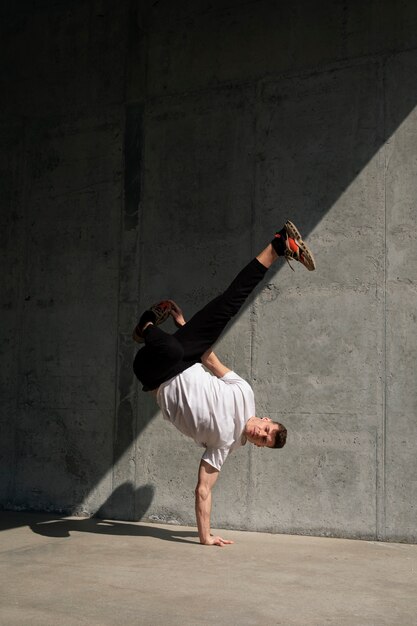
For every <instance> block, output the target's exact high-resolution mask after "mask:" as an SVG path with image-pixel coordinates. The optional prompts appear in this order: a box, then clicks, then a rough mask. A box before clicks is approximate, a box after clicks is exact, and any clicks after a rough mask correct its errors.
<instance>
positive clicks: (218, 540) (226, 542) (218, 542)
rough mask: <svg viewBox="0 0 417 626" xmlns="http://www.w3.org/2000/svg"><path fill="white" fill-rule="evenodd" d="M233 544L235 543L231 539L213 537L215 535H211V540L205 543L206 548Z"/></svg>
mask: <svg viewBox="0 0 417 626" xmlns="http://www.w3.org/2000/svg"><path fill="white" fill-rule="evenodd" d="M231 543H234V541H230V540H229V539H222V538H221V537H213V535H210V538H209V540H208V541H206V542H205V543H204V545H206V546H221V547H223V546H227V545H229V544H231Z"/></svg>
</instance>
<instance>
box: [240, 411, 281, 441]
mask: <svg viewBox="0 0 417 626" xmlns="http://www.w3.org/2000/svg"><path fill="white" fill-rule="evenodd" d="M278 428H279V427H278V426H277V424H274V423H273V421H272V420H271V419H270V418H269V417H251V418H250V419H249V420H248V421H247V422H246V426H245V435H246V438H247V440H248V441H249V442H250V443H254V444H255V446H258V447H259V448H264V447H268V448H272V447H273V445H274V443H275V433H276V432H277V430H278Z"/></svg>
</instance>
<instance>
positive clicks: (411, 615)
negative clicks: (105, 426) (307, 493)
mask: <svg viewBox="0 0 417 626" xmlns="http://www.w3.org/2000/svg"><path fill="white" fill-rule="evenodd" d="M0 530H1V531H2V532H1V533H0V623H1V625H3V624H5V625H7V626H9V625H15V624H19V625H26V624H28V625H30V626H35V625H39V626H48V625H54V626H56V625H60V624H64V625H65V626H67V625H73V624H88V625H90V626H92V625H96V624H97V625H98V624H100V625H105V624H109V625H110V624H111V625H117V624H127V623H130V624H132V623H133V624H140V625H148V624H149V625H150V626H157V625H159V624H161V625H162V624H163V625H165V624H174V625H178V626H179V625H181V626H184V625H196V624H210V625H214V624H228V625H229V626H230V625H234V624H239V625H246V624H256V625H258V624H266V625H268V624H283V625H291V624H297V625H301V624H303V625H304V624H308V625H309V626H310V625H316V624H317V625H320V626H322V625H324V624H331V625H336V624H343V625H345V624H355V625H361V624H375V625H376V626H380V625H382V624H387V625H389V626H392V625H394V624H395V625H396V624H398V625H400V626H407V625H415V624H417V546H415V545H403V544H387V543H376V542H369V541H349V540H343V539H324V538H315V537H297V536H287V535H268V534H260V533H247V532H236V531H235V532H231V531H224V533H223V535H224V536H227V537H228V538H232V539H234V541H235V542H236V543H235V544H234V545H233V546H229V547H227V548H214V547H204V546H200V545H199V544H198V543H197V537H196V532H195V529H193V528H185V527H181V526H162V525H150V524H143V523H131V522H106V521H101V520H84V519H80V518H59V517H52V516H51V515H39V514H30V515H28V514H26V513H4V512H3V513H1V514H0Z"/></svg>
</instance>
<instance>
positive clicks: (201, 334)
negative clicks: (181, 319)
mask: <svg viewBox="0 0 417 626" xmlns="http://www.w3.org/2000/svg"><path fill="white" fill-rule="evenodd" d="M277 259H278V254H277V252H276V251H275V250H274V248H273V246H272V244H269V245H268V246H267V247H266V248H265V249H264V250H262V252H261V253H260V254H259V255H258V256H257V257H256V258H255V259H253V261H251V262H250V263H249V264H248V265H247V266H246V267H245V268H244V269H243V270H242V271H241V272H239V274H238V275H237V276H236V278H235V279H234V280H233V281H232V283H231V284H230V285H229V287H228V288H227V289H226V291H224V292H223V293H222V294H221V295H219V296H217V298H214V300H212V301H211V302H209V303H208V304H206V306H204V307H203V308H202V309H201V310H200V311H198V313H196V314H195V315H194V316H193V317H192V318H191V319H190V320H189V321H188V322H187V324H185V326H182V327H181V328H180V329H179V330H177V332H176V333H175V335H174V336H175V337H176V338H177V339H178V340H179V342H180V343H181V344H182V346H183V348H184V360H186V361H194V362H198V361H199V360H200V359H201V356H202V355H203V354H204V352H206V351H207V350H208V349H209V348H211V347H212V346H213V344H214V343H215V342H216V341H217V339H218V338H219V336H220V334H221V333H222V331H223V330H224V328H225V326H226V325H227V323H228V322H229V321H230V320H231V319H232V317H233V316H234V315H236V313H237V312H238V311H239V310H240V308H241V307H242V305H243V303H244V302H245V300H246V299H247V297H248V296H249V295H250V293H252V291H253V290H254V288H255V287H256V286H257V285H258V284H259V282H260V281H261V280H262V279H263V278H264V276H265V274H266V271H267V270H268V268H269V267H270V266H271V265H272V264H273V263H274V261H276V260H277Z"/></svg>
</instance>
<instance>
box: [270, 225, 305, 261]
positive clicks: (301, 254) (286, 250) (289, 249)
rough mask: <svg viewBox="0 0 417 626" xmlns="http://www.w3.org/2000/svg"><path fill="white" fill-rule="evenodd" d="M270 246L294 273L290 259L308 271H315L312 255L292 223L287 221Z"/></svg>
mask: <svg viewBox="0 0 417 626" xmlns="http://www.w3.org/2000/svg"><path fill="white" fill-rule="evenodd" d="M272 245H273V246H274V249H275V251H276V252H277V254H278V255H279V256H284V257H285V260H286V261H287V263H288V265H289V266H290V267H291V269H292V270H293V271H294V268H293V266H292V265H291V263H290V259H293V260H294V261H298V262H299V263H302V264H303V265H304V267H306V268H307V269H308V270H310V272H311V271H313V270H315V269H316V263H315V261H314V257H313V254H312V252H311V250H310V249H309V247H308V246H307V244H306V243H305V242H304V241H303V239H302V237H301V235H300V233H299V231H298V229H297V228H296V226H294V224H293V223H292V222H290V221H289V220H287V221H286V222H285V225H284V227H283V228H282V229H281V230H280V231H279V232H277V233H275V237H274V239H273V240H272Z"/></svg>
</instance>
